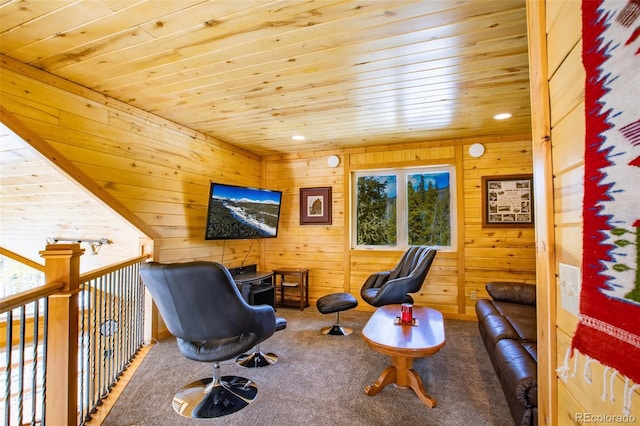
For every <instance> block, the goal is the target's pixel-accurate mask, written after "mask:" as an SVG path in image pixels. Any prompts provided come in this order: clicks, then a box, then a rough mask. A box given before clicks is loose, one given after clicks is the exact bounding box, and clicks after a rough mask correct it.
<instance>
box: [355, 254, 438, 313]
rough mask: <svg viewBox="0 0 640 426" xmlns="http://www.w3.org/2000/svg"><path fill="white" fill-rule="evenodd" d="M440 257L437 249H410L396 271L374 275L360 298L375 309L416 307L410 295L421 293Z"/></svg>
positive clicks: (363, 288)
mask: <svg viewBox="0 0 640 426" xmlns="http://www.w3.org/2000/svg"><path fill="white" fill-rule="evenodd" d="M436 253H437V250H436V249H435V248H433V247H427V246H415V247H411V248H409V250H407V251H406V252H405V253H404V254H403V255H402V258H401V259H400V262H398V264H397V265H396V266H395V267H394V268H393V269H391V270H390V271H383V272H376V273H375V274H371V275H370V276H369V278H367V280H366V281H365V283H364V285H363V286H362V288H361V289H360V296H361V297H362V299H363V300H364V301H365V302H367V303H368V304H370V305H372V306H375V307H380V306H384V305H391V304H394V303H413V298H412V297H411V296H410V295H409V293H417V292H418V291H420V288H421V287H422V284H423V283H424V279H425V278H426V276H427V273H428V272H429V268H431V264H432V263H433V259H434V258H435V257H436Z"/></svg>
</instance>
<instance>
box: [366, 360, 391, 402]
mask: <svg viewBox="0 0 640 426" xmlns="http://www.w3.org/2000/svg"><path fill="white" fill-rule="evenodd" d="M396 376H397V370H396V367H394V366H393V365H390V366H388V367H387V368H385V369H384V370H382V373H381V374H380V377H378V380H376V382H375V383H374V384H372V385H371V386H367V387H366V388H364V393H366V394H367V395H369V396H372V395H375V394H377V393H378V392H380V391H381V390H382V388H384V387H385V386H387V385H388V384H389V383H394V382H395V381H396Z"/></svg>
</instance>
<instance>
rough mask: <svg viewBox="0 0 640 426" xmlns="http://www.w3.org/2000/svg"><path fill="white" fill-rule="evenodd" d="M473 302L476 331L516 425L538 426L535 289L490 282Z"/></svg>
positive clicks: (520, 284)
mask: <svg viewBox="0 0 640 426" xmlns="http://www.w3.org/2000/svg"><path fill="white" fill-rule="evenodd" d="M486 289H487V292H488V293H489V295H490V296H491V299H480V300H478V301H477V302H476V315H477V316H478V328H479V329H480V335H481V336H482V339H483V341H484V345H485V346H486V348H487V352H488V353H489V357H490V358H491V362H492V363H493V367H494V369H495V371H496V373H497V375H498V378H499V379H500V385H501V386H502V391H503V392H504V395H505V397H506V399H507V403H508V404H509V409H510V410H511V415H512V416H513V420H514V421H515V424H516V425H524V426H535V425H537V424H538V379H537V362H538V353H537V345H536V339H537V338H536V288H535V285H533V284H524V283H514V282H490V283H487V285H486Z"/></svg>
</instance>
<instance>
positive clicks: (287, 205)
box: [264, 137, 535, 319]
mask: <svg viewBox="0 0 640 426" xmlns="http://www.w3.org/2000/svg"><path fill="white" fill-rule="evenodd" d="M478 141H479V142H483V143H484V144H485V147H486V153H485V155H484V156H483V157H482V158H480V159H474V158H472V157H470V156H469V155H468V153H467V150H468V147H469V146H470V144H471V143H472V142H478ZM460 146H462V147H463V149H460V151H459V152H461V153H462V156H463V157H462V161H461V164H463V165H464V166H463V167H462V168H461V169H460V170H459V171H458V172H457V175H458V185H457V186H458V190H459V191H461V192H462V194H463V197H464V208H463V209H459V212H458V213H459V214H462V215H464V227H463V229H460V230H459V232H460V233H462V234H463V235H464V238H466V240H464V241H465V247H463V248H460V249H461V250H463V251H464V260H465V265H462V264H461V263H460V259H459V253H458V251H454V252H444V251H441V252H439V253H438V255H437V257H436V260H435V262H434V264H433V266H432V268H431V270H430V272H429V275H428V276H427V280H426V282H425V285H424V286H423V287H422V290H421V291H420V292H419V293H418V294H416V295H415V297H414V299H415V300H416V303H417V304H422V305H428V306H432V307H435V308H437V309H439V310H441V311H442V312H444V313H445V314H446V315H448V316H453V317H462V318H468V319H473V318H474V317H475V313H474V312H473V307H474V305H475V300H472V299H471V297H470V296H471V293H470V292H471V291H472V290H476V291H477V293H478V296H479V297H487V295H486V292H485V290H484V285H485V283H486V282H487V281H492V280H510V281H516V280H517V281H521V282H530V283H535V261H534V253H535V245H534V234H533V230H532V229H530V228H527V229H519V228H492V229H483V228H482V227H481V225H482V224H481V218H482V213H481V195H480V194H481V189H480V184H481V177H482V176H484V175H500V174H517V173H526V174H530V173H531V142H530V140H529V139H528V138H526V137H520V138H514V137H512V138H507V139H504V138H496V139H495V140H491V139H486V138H484V139H477V140H470V142H461V141H440V142H437V143H423V144H420V143H416V144H410V145H403V146H401V147H398V146H392V145H380V146H375V147H369V148H367V149H364V150H353V151H352V152H347V153H344V154H343V153H339V154H340V156H341V164H340V166H339V167H337V168H335V169H332V168H329V167H327V165H326V158H327V157H328V156H329V155H331V154H335V153H334V152H318V153H315V155H313V156H304V155H303V156H301V155H291V156H282V155H278V156H273V157H268V158H266V172H265V182H264V185H265V186H266V187H268V188H277V189H279V190H282V191H283V193H284V195H283V206H282V212H281V224H280V230H281V236H279V237H278V238H277V239H275V240H268V241H266V242H265V257H264V262H265V267H267V268H269V269H273V268H276V267H304V268H309V269H310V290H309V293H310V298H311V300H316V299H317V298H318V297H321V296H323V295H325V294H328V293H334V292H340V291H345V289H346V290H347V291H349V292H351V293H352V294H353V295H354V296H356V297H357V298H358V299H359V300H360V288H361V287H362V284H363V283H364V281H365V280H366V278H367V277H368V276H369V275H370V274H371V273H374V272H378V271H383V270H389V269H391V268H393V267H394V266H395V265H396V264H397V262H398V260H399V259H400V257H401V256H402V254H403V252H402V251H396V250H388V251H377V250H375V251H374V250H352V249H350V242H349V241H348V232H349V226H350V225H349V223H348V222H349V218H350V214H349V212H348V211H345V208H346V207H345V206H348V205H350V203H347V200H345V197H348V196H349V195H348V194H349V185H350V178H349V176H350V172H351V171H355V170H367V169H380V168H388V167H416V166H424V165H434V164H454V165H455V164H457V160H456V150H457V149H458V148H459V147H460ZM456 147H458V148H456ZM345 163H346V164H345ZM496 164H497V165H496ZM318 186H331V187H332V191H333V192H332V193H333V224H332V225H300V224H299V190H300V188H304V187H318ZM467 262H468V263H467ZM460 268H463V270H464V273H463V274H462V277H464V278H463V280H462V282H460V276H461V274H460V273H459V269H460ZM461 295H463V296H462V298H461ZM461 300H464V302H463V304H462V305H461V304H460V303H461ZM358 309H363V310H371V309H372V308H371V307H370V306H368V305H367V304H366V303H364V302H363V301H362V300H360V306H359V308H358Z"/></svg>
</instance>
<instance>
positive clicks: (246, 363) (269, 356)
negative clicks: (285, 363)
mask: <svg viewBox="0 0 640 426" xmlns="http://www.w3.org/2000/svg"><path fill="white" fill-rule="evenodd" d="M276 362H278V355H276V354H274V353H272V352H269V353H264V352H262V351H261V350H256V351H254V352H251V353H250V354H243V355H240V356H239V357H238V358H236V363H237V364H238V365H240V366H242V367H247V368H258V367H266V366H269V365H273V364H275V363H276Z"/></svg>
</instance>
